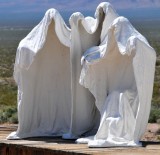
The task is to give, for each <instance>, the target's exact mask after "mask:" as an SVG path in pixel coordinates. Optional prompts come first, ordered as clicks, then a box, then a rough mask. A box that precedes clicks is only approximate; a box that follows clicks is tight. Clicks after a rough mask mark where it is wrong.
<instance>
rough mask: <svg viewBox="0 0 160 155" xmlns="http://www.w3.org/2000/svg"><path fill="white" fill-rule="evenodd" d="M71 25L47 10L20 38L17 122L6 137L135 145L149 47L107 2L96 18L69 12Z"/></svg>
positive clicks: (145, 110)
mask: <svg viewBox="0 0 160 155" xmlns="http://www.w3.org/2000/svg"><path fill="white" fill-rule="evenodd" d="M69 22H70V26H71V28H68V27H67V25H66V24H65V22H64V20H63V19H62V17H61V16H60V14H59V13H58V11H57V10H55V9H50V10H48V11H47V12H46V14H45V16H44V18H43V19H42V21H41V22H40V23H39V24H38V25H37V26H36V27H35V28H34V29H33V30H32V31H31V32H30V33H29V34H28V35H27V36H26V37H25V38H24V39H23V40H22V41H21V42H20V44H19V47H18V50H17V54H16V61H15V68H14V78H15V81H16V83H17V85H18V118H19V125H18V130H17V131H16V132H13V133H11V134H10V135H9V136H8V137H7V138H8V139H20V138H26V137H35V136H63V138H65V139H77V138H78V139H77V142H78V143H88V146H89V147H111V146H138V145H139V140H140V138H141V136H142V135H143V134H144V132H145V129H146V126H147V122H148V117H149V113H150V106H151V98H152V91H153V81H154V72H155V61H156V54H155V51H154V49H153V48H152V47H151V46H150V45H149V44H148V42H147V41H146V39H145V38H144V37H143V36H142V35H141V34H140V33H139V32H137V31H136V30H135V29H134V28H133V26H132V25H131V24H130V22H129V21H128V20H127V19H126V18H124V17H119V16H118V14H117V13H116V12H115V11H114V9H113V8H112V6H111V5H110V4H109V3H107V2H103V3H101V4H100V5H99V6H98V7H97V9H96V12H95V18H92V17H84V16H83V15H82V14H81V13H74V14H73V15H72V16H71V17H70V20H69ZM82 135H83V138H81V136H82Z"/></svg>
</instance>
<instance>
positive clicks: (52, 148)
mask: <svg viewBox="0 0 160 155" xmlns="http://www.w3.org/2000/svg"><path fill="white" fill-rule="evenodd" d="M16 129H17V125H1V126H0V154H1V155H7V154H9V155H15V154H17V155H18V154H23V155H35V154H40V155H52V154H56V155H70V154H72V155H73V154H75V155H76V154H77V155H78V154H84V155H85V154H94V155H99V154H110V155H115V154H123V155H127V154H129V153H131V152H132V154H134V155H146V154H147V155H153V154H154V155H159V154H160V147H159V146H160V142H152V143H151V142H142V144H143V146H144V147H110V148H88V146H87V145H86V144H76V143H75V141H74V140H63V139H61V138H59V137H57V138H51V137H38V138H28V139H23V140H6V137H7V135H8V134H9V133H10V132H12V131H15V130H16Z"/></svg>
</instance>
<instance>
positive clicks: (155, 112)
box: [149, 108, 160, 123]
mask: <svg viewBox="0 0 160 155" xmlns="http://www.w3.org/2000/svg"><path fill="white" fill-rule="evenodd" d="M158 119H160V110H159V109H157V108H152V109H151V112H150V117H149V123H156V122H157V120H158Z"/></svg>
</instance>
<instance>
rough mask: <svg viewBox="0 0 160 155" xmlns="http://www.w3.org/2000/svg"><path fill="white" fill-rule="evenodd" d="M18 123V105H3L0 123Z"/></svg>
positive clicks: (0, 111) (0, 112)
mask: <svg viewBox="0 0 160 155" xmlns="http://www.w3.org/2000/svg"><path fill="white" fill-rule="evenodd" d="M5 122H9V123H18V117H17V108H16V106H2V107H1V110H0V123H5Z"/></svg>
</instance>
